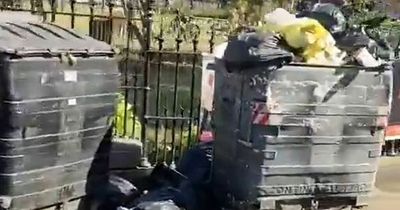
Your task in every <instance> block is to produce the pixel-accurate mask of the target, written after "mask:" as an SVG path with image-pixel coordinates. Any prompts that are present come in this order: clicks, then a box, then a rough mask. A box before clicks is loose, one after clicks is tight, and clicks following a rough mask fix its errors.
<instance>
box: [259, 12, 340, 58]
mask: <svg viewBox="0 0 400 210" xmlns="http://www.w3.org/2000/svg"><path fill="white" fill-rule="evenodd" d="M274 13H275V14H274ZM279 16H280V17H281V19H282V20H285V21H286V22H283V21H278V20H277V18H278V17H279ZM283 17H285V18H286V17H287V18H288V19H287V20H286V19H285V18H283ZM265 21H266V25H267V27H265V29H266V30H270V31H272V32H275V33H279V34H281V36H282V37H283V38H284V39H285V41H286V43H287V44H288V45H289V46H290V47H292V48H294V49H301V50H302V53H301V56H302V57H303V58H304V60H305V62H306V63H309V64H323V65H342V64H343V63H344V62H343V58H344V57H345V53H344V52H342V51H341V50H339V49H338V48H337V47H336V46H335V44H336V42H335V39H334V38H333V37H332V35H331V34H330V33H329V32H328V31H327V30H326V29H325V28H324V27H323V26H322V25H321V24H320V23H319V22H318V21H317V20H314V19H310V18H296V17H293V15H291V14H290V13H289V12H287V11H286V12H284V11H283V9H277V10H275V11H274V12H272V13H271V14H267V15H266V16H265Z"/></svg>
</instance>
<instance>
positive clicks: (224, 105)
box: [208, 57, 392, 210]
mask: <svg viewBox="0 0 400 210" xmlns="http://www.w3.org/2000/svg"><path fill="white" fill-rule="evenodd" d="M208 59H211V60H210V61H209V62H208V65H209V66H210V68H213V69H214V71H215V93H214V104H215V107H214V124H215V143H214V144H215V149H214V162H213V181H214V187H215V191H216V195H217V196H218V199H220V200H221V201H223V202H225V203H226V204H229V205H231V206H236V207H237V205H240V206H245V207H246V208H245V209H249V208H248V207H249V206H250V207H251V208H250V209H253V208H254V209H262V210H270V209H281V208H283V207H285V206H287V205H289V206H292V207H294V206H298V207H299V209H301V208H303V209H327V208H331V207H339V206H347V207H362V206H365V205H367V201H368V197H369V195H370V193H371V191H372V190H373V188H374V182H375V176H376V172H377V166H378V161H379V157H380V154H381V146H382V143H383V140H384V129H385V126H386V123H387V116H388V114H389V111H390V98H391V90H392V72H391V69H390V68H383V67H379V68H362V67H355V66H342V67H333V66H311V65H305V64H290V65H285V66H283V67H282V68H278V69H274V68H269V66H268V65H267V64H261V65H258V66H257V65H256V66H253V67H251V68H245V69H239V68H235V67H234V66H233V67H232V66H231V67H230V68H229V69H227V68H226V66H225V63H224V62H223V61H221V60H218V59H217V58H210V57H208ZM211 64H212V65H211Z"/></svg>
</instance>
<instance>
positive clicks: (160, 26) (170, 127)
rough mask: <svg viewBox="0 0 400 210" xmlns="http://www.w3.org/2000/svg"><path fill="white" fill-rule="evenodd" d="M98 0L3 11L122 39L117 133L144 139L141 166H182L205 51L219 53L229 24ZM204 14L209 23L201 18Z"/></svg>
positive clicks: (195, 123)
mask: <svg viewBox="0 0 400 210" xmlns="http://www.w3.org/2000/svg"><path fill="white" fill-rule="evenodd" d="M91 2H92V3H90V4H86V5H83V6H82V5H81V4H80V5H79V4H77V2H76V1H75V0H71V1H69V5H68V7H67V8H69V11H66V10H61V9H60V8H59V6H58V5H57V4H56V0H50V1H39V0H30V1H28V2H25V1H19V2H18V4H12V3H10V1H8V0H2V1H1V4H0V10H1V11H14V12H27V13H31V14H32V15H35V16H38V17H41V18H42V19H43V21H49V22H53V23H56V24H60V25H62V26H66V27H70V28H72V29H76V30H78V31H82V32H84V33H87V34H89V35H90V36H92V37H94V38H96V39H99V40H102V41H105V42H108V43H110V44H113V45H115V46H118V47H119V48H120V49H121V51H120V52H121V53H120V55H119V56H120V58H121V59H120V72H121V75H122V76H121V97H120V100H119V104H118V107H117V115H116V126H117V128H116V135H118V136H119V137H123V138H129V139H131V140H132V141H141V143H142V146H143V152H142V154H141V157H142V159H141V164H140V166H142V167H149V166H150V165H151V164H154V163H156V162H159V161H162V162H166V163H168V164H171V165H174V164H175V160H176V159H177V158H179V157H180V156H181V154H182V153H183V151H184V150H185V149H187V148H188V147H190V145H191V144H193V142H195V141H196V139H197V136H198V133H199V130H200V126H199V106H200V80H201V71H200V70H201V67H200V66H201V62H200V60H201V51H209V52H212V49H213V47H214V45H215V42H216V41H217V36H216V35H217V31H218V30H217V26H221V25H222V24H221V23H218V22H217V23H215V22H213V21H210V20H205V19H199V20H194V18H193V17H186V16H183V15H181V14H180V13H179V12H177V13H176V14H175V15H174V16H173V17H170V16H171V15H169V16H167V17H163V16H162V15H161V16H160V15H159V16H157V15H154V10H153V8H152V4H151V2H150V1H147V2H146V5H142V8H143V10H142V15H140V14H139V15H138V14H137V13H135V11H134V8H133V7H132V6H129V5H128V6H127V7H126V8H124V10H123V11H122V12H121V9H116V7H115V5H114V4H112V3H110V1H109V3H108V4H107V7H106V8H103V7H102V6H101V5H97V4H96V3H95V1H91ZM111 2H112V1H111ZM119 8H120V7H119ZM168 18H169V19H168ZM165 19H166V20H165ZM201 21H203V22H204V23H205V25H206V27H201V26H200V25H199V24H197V23H198V22H201Z"/></svg>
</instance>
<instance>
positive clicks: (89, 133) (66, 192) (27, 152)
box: [0, 20, 119, 210]
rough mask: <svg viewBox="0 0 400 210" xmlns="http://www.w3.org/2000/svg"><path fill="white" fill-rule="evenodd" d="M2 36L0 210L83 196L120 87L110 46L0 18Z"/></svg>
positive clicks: (43, 25) (55, 29) (52, 27)
mask: <svg viewBox="0 0 400 210" xmlns="http://www.w3.org/2000/svg"><path fill="white" fill-rule="evenodd" d="M0 37H1V39H0V209H17V210H22V209H29V210H30V209H38V208H41V209H43V208H44V207H48V206H53V205H57V204H60V203H68V202H69V201H71V200H74V199H78V198H81V197H82V196H85V194H86V187H87V186H86V180H87V177H88V172H89V170H92V169H93V168H94V166H93V159H94V156H95V153H96V152H97V151H98V150H99V144H100V142H101V141H102V139H103V137H104V136H105V133H106V131H107V130H109V128H110V126H111V125H110V123H109V121H110V120H112V119H113V115H114V109H115V102H116V98H117V94H116V93H117V92H118V89H119V72H118V64H117V60H116V58H115V57H114V52H113V50H112V48H111V47H110V46H109V45H108V44H106V43H103V42H100V41H97V40H94V39H92V38H90V37H86V36H81V35H79V34H76V33H75V32H73V31H70V30H67V29H64V28H61V27H59V26H55V25H52V24H47V23H41V22H4V20H3V21H2V22H1V21H0ZM99 157H100V156H99Z"/></svg>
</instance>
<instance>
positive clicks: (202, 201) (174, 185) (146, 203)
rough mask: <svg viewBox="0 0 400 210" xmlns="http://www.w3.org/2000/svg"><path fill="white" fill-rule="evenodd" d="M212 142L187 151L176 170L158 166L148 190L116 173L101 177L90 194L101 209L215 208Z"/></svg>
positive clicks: (198, 209)
mask: <svg viewBox="0 0 400 210" xmlns="http://www.w3.org/2000/svg"><path fill="white" fill-rule="evenodd" d="M212 145H213V144H212V142H204V143H200V144H198V145H197V146H195V147H193V148H192V149H190V150H189V151H187V152H186V154H185V155H184V157H183V158H182V160H181V161H180V164H179V165H178V167H177V168H176V169H172V168H170V167H169V166H168V165H166V164H165V163H160V164H158V165H156V166H155V167H154V169H153V171H152V173H151V175H150V177H149V179H150V180H149V183H152V184H151V186H148V188H147V189H138V188H136V187H135V186H134V185H133V184H131V183H130V182H129V181H127V180H125V179H123V178H121V177H118V176H116V175H109V176H108V177H107V180H106V181H104V180H100V181H98V182H97V184H96V186H94V187H93V188H91V189H92V190H89V192H88V195H89V197H91V199H92V200H94V201H97V202H95V203H96V205H97V208H96V209H98V210H113V209H118V210H161V209H163V210H178V209H187V210H204V209H208V210H213V209H217V208H216V207H215V206H213V205H216V202H214V201H213V196H211V194H212V193H211V192H212V191H211V173H210V171H211V160H212Z"/></svg>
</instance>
